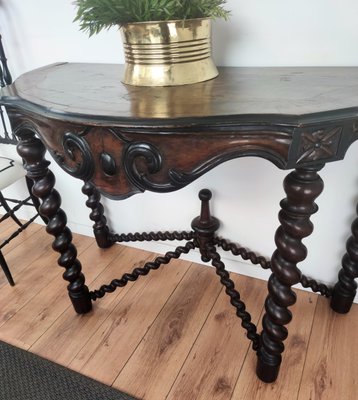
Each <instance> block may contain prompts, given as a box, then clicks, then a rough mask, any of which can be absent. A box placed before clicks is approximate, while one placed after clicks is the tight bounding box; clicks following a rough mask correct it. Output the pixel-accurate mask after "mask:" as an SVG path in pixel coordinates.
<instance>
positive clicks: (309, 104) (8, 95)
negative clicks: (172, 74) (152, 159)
mask: <svg viewBox="0 0 358 400" xmlns="http://www.w3.org/2000/svg"><path fill="white" fill-rule="evenodd" d="M219 72H220V73H219V77H218V78H216V79H213V80H210V81H207V82H202V83H198V84H194V85H184V86H177V87H135V86H128V85H124V84H122V83H121V81H120V79H121V76H122V74H123V66H122V65H116V64H84V63H83V64H81V63H58V64H53V65H49V66H46V67H43V68H40V69H37V70H34V71H31V72H28V73H26V74H24V75H22V76H21V77H19V78H18V79H17V80H16V81H15V83H14V84H13V85H11V86H9V87H6V88H3V89H2V91H1V101H2V102H3V103H5V104H7V105H11V104H14V103H16V106H17V107H19V106H20V107H21V108H23V109H25V110H29V111H35V112H36V113H38V114H42V115H45V116H47V117H53V118H58V119H61V120H66V119H67V120H81V119H83V120H86V122H87V123H88V122H89V121H91V120H93V121H96V123H97V124H98V123H101V122H103V121H106V120H107V121H108V120H111V121H116V122H118V123H126V122H130V123H131V124H133V123H139V124H146V123H147V122H150V123H152V122H153V119H157V120H158V121H157V122H158V123H159V124H168V123H170V122H171V121H173V120H180V119H188V118H189V119H196V120H200V119H202V118H205V119H208V118H209V119H215V118H218V119H220V118H221V119H222V118H225V117H227V116H233V117H234V118H236V120H237V119H239V120H240V119H243V120H245V119H246V120H247V119H249V120H250V118H251V119H253V120H254V121H255V122H258V120H260V118H261V119H264V120H267V119H271V122H273V121H272V120H274V122H280V121H281V122H283V123H284V122H287V123H299V122H300V121H301V120H302V118H306V119H307V118H312V115H313V116H318V117H322V116H323V117H324V116H325V114H327V115H328V116H332V113H334V115H335V116H337V117H340V116H343V117H344V116H348V117H354V116H357V115H358V67H344V68H343V67H297V68H237V67H231V68H230V67H229V68H228V67H226V68H219ZM322 114H323V115H322Z"/></svg>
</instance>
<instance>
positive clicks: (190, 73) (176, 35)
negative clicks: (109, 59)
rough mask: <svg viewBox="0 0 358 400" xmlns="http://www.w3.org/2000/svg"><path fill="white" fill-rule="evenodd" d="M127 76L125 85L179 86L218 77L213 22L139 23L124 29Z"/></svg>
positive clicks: (200, 20)
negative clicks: (212, 50)
mask: <svg viewBox="0 0 358 400" xmlns="http://www.w3.org/2000/svg"><path fill="white" fill-rule="evenodd" d="M121 33H122V39H123V45H124V54H125V62H126V63H125V73H124V78H123V80H122V82H123V83H126V84H129V85H135V86H175V85H185V84H191V83H196V82H202V81H206V80H209V79H212V78H215V77H216V76H217V75H218V70H217V69H216V67H215V64H214V62H213V60H212V58H211V20H210V18H198V19H188V20H178V21H158V22H135V23H128V24H125V25H123V26H122V28H121Z"/></svg>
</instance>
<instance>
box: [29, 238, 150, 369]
mask: <svg viewBox="0 0 358 400" xmlns="http://www.w3.org/2000/svg"><path fill="white" fill-rule="evenodd" d="M147 258H148V253H147V252H144V251H142V252H141V251H136V250H135V249H131V248H129V247H124V246H117V245H114V246H112V247H111V248H109V249H105V250H104V249H99V248H98V247H97V245H96V243H93V245H91V246H90V248H89V251H87V252H86V253H85V254H84V255H83V256H82V257H81V260H82V262H83V266H84V269H85V272H86V278H87V280H86V283H87V284H88V285H89V286H90V287H91V286H93V288H97V287H99V286H101V285H102V284H104V283H109V282H110V281H111V280H112V279H113V278H115V277H117V276H118V275H121V274H122V273H124V272H126V271H127V270H128V265H127V263H128V264H129V265H132V264H135V263H138V264H140V263H141V262H143V260H146V259H147ZM94 260H95V262H93V261H94ZM141 260H142V261H141ZM135 265H136V264H135ZM130 288H131V285H130V284H128V285H127V286H125V287H124V288H121V289H118V290H117V291H116V292H114V293H112V294H109V295H107V296H105V297H104V298H103V299H100V300H98V301H97V302H95V303H94V304H93V307H94V310H95V311H91V312H90V313H88V314H84V315H78V314H76V313H75V312H74V310H73V308H72V306H70V307H68V308H67V309H66V310H65V312H64V313H63V314H62V315H61V316H60V317H59V318H58V319H57V320H56V321H55V323H54V324H53V325H51V327H50V328H49V329H48V330H47V331H46V332H45V333H44V334H43V335H42V336H41V337H40V338H39V340H37V341H36V342H35V343H34V344H33V345H32V346H31V351H32V352H34V353H36V354H38V355H40V356H42V357H45V358H47V359H50V360H53V361H56V362H57V363H59V364H62V365H65V366H67V365H68V364H69V363H70V362H71V361H72V359H73V358H74V357H75V356H76V354H77V353H78V352H79V351H80V350H81V348H82V347H83V346H84V345H85V343H86V342H87V341H88V340H89V339H90V338H91V336H92V335H93V334H94V333H95V331H96V330H97V329H98V328H99V327H100V326H101V324H102V323H103V322H104V320H105V319H106V318H107V317H108V315H109V313H110V312H111V310H112V307H114V304H116V302H118V301H120V299H121V298H122V297H123V296H124V295H125V293H126V292H127V291H128V290H129V289H130ZM99 303H100V304H102V305H103V306H102V307H101V306H100V305H99Z"/></svg>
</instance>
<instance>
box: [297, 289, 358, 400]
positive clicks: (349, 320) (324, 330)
mask: <svg viewBox="0 0 358 400" xmlns="http://www.w3.org/2000/svg"><path fill="white" fill-rule="evenodd" d="M357 332H358V305H357V304H353V307H352V309H351V310H350V312H349V314H346V315H342V314H337V313H335V312H334V311H332V310H331V309H330V307H329V300H327V299H325V298H322V297H321V298H319V299H318V304H317V310H316V315H315V320H314V324H313V329H312V335H311V340H310V344H309V347H308V351H307V359H306V364H305V369H304V372H303V377H302V381H301V386H300V392H299V396H298V400H338V399H339V400H341V399H342V400H343V399H344V400H357V399H358V375H357V371H358V335H357Z"/></svg>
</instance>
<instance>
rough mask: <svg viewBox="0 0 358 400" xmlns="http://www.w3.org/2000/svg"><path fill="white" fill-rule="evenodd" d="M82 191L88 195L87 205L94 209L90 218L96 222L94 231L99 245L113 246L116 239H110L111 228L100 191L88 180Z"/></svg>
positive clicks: (103, 246) (102, 246) (104, 246)
mask: <svg viewBox="0 0 358 400" xmlns="http://www.w3.org/2000/svg"><path fill="white" fill-rule="evenodd" d="M82 193H83V194H85V195H86V196H87V197H88V200H87V201H86V206H87V207H88V208H90V209H91V210H92V211H91V213H90V219H91V221H93V222H94V224H93V233H94V236H95V238H96V242H97V244H98V246H99V247H101V248H103V249H104V248H107V247H110V246H112V244H113V243H114V241H112V240H110V239H109V228H108V226H107V219H106V217H105V216H104V208H103V205H102V203H101V195H100V193H99V191H98V190H97V189H96V187H95V186H94V185H93V184H92V183H90V182H86V183H85V184H84V185H83V187H82Z"/></svg>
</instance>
